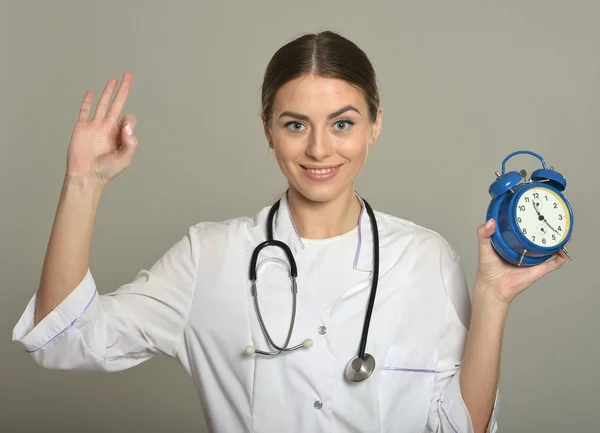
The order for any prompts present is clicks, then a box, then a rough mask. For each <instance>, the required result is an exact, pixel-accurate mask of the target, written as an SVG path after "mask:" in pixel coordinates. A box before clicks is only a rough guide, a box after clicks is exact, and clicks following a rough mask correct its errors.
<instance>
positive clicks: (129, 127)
mask: <svg viewBox="0 0 600 433" xmlns="http://www.w3.org/2000/svg"><path fill="white" fill-rule="evenodd" d="M125 133H126V134H127V135H131V134H133V131H132V130H131V126H129V123H128V124H127V125H125Z"/></svg>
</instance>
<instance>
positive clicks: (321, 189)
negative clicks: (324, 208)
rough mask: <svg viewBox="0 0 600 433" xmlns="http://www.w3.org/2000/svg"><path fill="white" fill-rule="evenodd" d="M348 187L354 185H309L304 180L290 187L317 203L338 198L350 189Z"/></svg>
mask: <svg viewBox="0 0 600 433" xmlns="http://www.w3.org/2000/svg"><path fill="white" fill-rule="evenodd" d="M348 188H352V186H347V185H334V184H332V185H325V184H323V185H307V184H306V183H304V182H303V183H301V184H295V185H294V184H290V189H295V190H296V192H297V193H298V194H300V195H301V196H303V197H304V198H306V199H307V200H309V201H312V202H316V203H326V202H330V201H333V200H336V199H337V198H338V197H339V196H340V195H342V194H343V193H345V192H346V191H348Z"/></svg>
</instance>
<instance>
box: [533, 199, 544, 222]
mask: <svg viewBox="0 0 600 433" xmlns="http://www.w3.org/2000/svg"><path fill="white" fill-rule="evenodd" d="M532 203H533V208H534V209H535V211H536V213H537V214H538V216H539V219H540V221H541V220H542V219H543V218H544V217H543V215H542V214H541V213H540V211H539V210H538V208H537V206H536V204H535V200H534V201H533V202H532Z"/></svg>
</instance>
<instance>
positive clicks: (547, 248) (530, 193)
mask: <svg viewBox="0 0 600 433" xmlns="http://www.w3.org/2000/svg"><path fill="white" fill-rule="evenodd" d="M519 154H528V155H532V156H535V157H536V158H538V159H539V160H540V161H541V162H542V168H540V169H537V170H535V171H533V172H532V173H531V176H530V178H529V179H527V173H526V172H525V170H522V171H521V172H517V171H509V172H505V166H506V161H508V160H509V159H510V158H512V157H513V156H515V155H519ZM496 176H497V179H496V180H495V181H494V182H493V183H492V184H491V185H490V188H489V194H490V196H491V197H492V201H491V202H490V204H489V206H488V209H487V215H486V216H487V219H488V220H489V219H490V218H494V220H495V221H496V229H495V230H494V233H493V234H492V236H491V237H490V241H491V244H492V246H493V247H494V249H495V250H496V252H497V253H498V254H499V255H500V256H501V257H502V258H503V259H504V260H506V261H507V262H509V263H511V264H513V265H516V266H523V267H525V266H535V265H538V264H540V263H543V262H545V261H546V260H548V259H550V258H551V257H553V256H554V254H556V253H557V252H558V251H560V250H562V251H563V252H564V253H565V254H566V255H567V257H568V258H569V260H570V259H571V257H570V256H569V253H568V252H567V250H566V249H565V244H566V243H567V242H568V240H569V238H570V237H571V232H572V231H573V211H572V209H571V204H570V203H569V201H568V200H567V199H566V197H565V196H564V195H563V193H562V192H563V191H564V190H565V188H566V187H567V180H566V179H565V177H564V176H563V175H561V174H560V173H558V172H557V171H555V170H554V168H553V167H550V168H547V167H546V162H545V161H544V159H543V158H542V157H541V156H540V155H538V154H537V153H535V152H531V151H528V150H519V151H516V152H513V153H511V154H510V155H508V156H507V157H506V158H505V159H504V161H502V173H498V172H496Z"/></svg>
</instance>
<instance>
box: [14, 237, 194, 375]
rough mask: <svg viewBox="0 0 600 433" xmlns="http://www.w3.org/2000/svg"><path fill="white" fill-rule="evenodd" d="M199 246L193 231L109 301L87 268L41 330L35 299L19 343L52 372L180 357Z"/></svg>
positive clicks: (19, 327)
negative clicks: (35, 315)
mask: <svg viewBox="0 0 600 433" xmlns="http://www.w3.org/2000/svg"><path fill="white" fill-rule="evenodd" d="M197 242H198V238H197V235H196V229H195V228H194V227H190V228H189V230H188V233H187V234H186V236H184V237H183V238H182V239H180V240H179V241H178V242H177V243H176V244H175V245H173V246H172V247H171V248H170V249H169V250H168V251H167V252H166V253H165V254H164V255H163V256H162V257H161V258H160V259H159V260H158V261H157V262H156V263H155V264H154V265H153V266H152V267H151V268H150V269H149V270H142V271H140V272H139V273H138V274H137V276H136V277H135V279H134V280H133V281H132V282H130V283H127V284H125V285H123V286H121V287H119V288H118V289H117V290H115V291H114V292H112V293H108V294H106V295H99V294H98V291H97V288H96V284H95V282H94V279H93V277H92V274H91V272H90V270H89V269H88V271H87V273H86V275H85V277H84V278H83V280H82V281H81V282H80V283H79V284H78V285H77V287H75V289H74V290H73V291H72V292H71V293H70V294H69V295H68V296H67V297H66V298H65V299H64V300H63V301H62V302H61V303H60V304H59V305H58V306H57V307H56V308H55V309H54V310H53V311H52V312H51V313H50V314H48V315H47V316H46V317H44V319H42V320H41V321H40V322H39V323H38V324H37V326H35V327H34V326H33V324H34V313H35V300H36V295H34V296H33V297H32V299H31V300H30V301H29V304H28V305H27V307H26V309H25V311H24V312H23V314H22V315H21V317H20V318H19V320H18V322H17V324H16V326H15V328H14V330H13V337H12V338H13V341H15V342H18V343H20V344H21V345H22V346H23V348H24V349H25V351H26V352H28V353H30V354H31V356H32V357H33V359H34V360H35V362H36V363H37V364H39V365H40V366H42V367H45V368H49V369H60V370H75V369H76V370H104V371H118V370H124V369H127V368H130V367H133V366H135V365H137V364H140V363H141V362H143V361H145V360H147V359H149V358H151V357H152V356H153V355H155V354H157V353H162V354H165V355H167V356H175V354H176V352H177V349H178V347H179V344H180V342H181V341H182V333H183V329H184V326H185V323H186V321H187V316H188V314H189V310H190V306H191V303H192V297H193V294H194V288H195V285H196V273H197V269H198V267H197V263H198V247H197Z"/></svg>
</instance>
